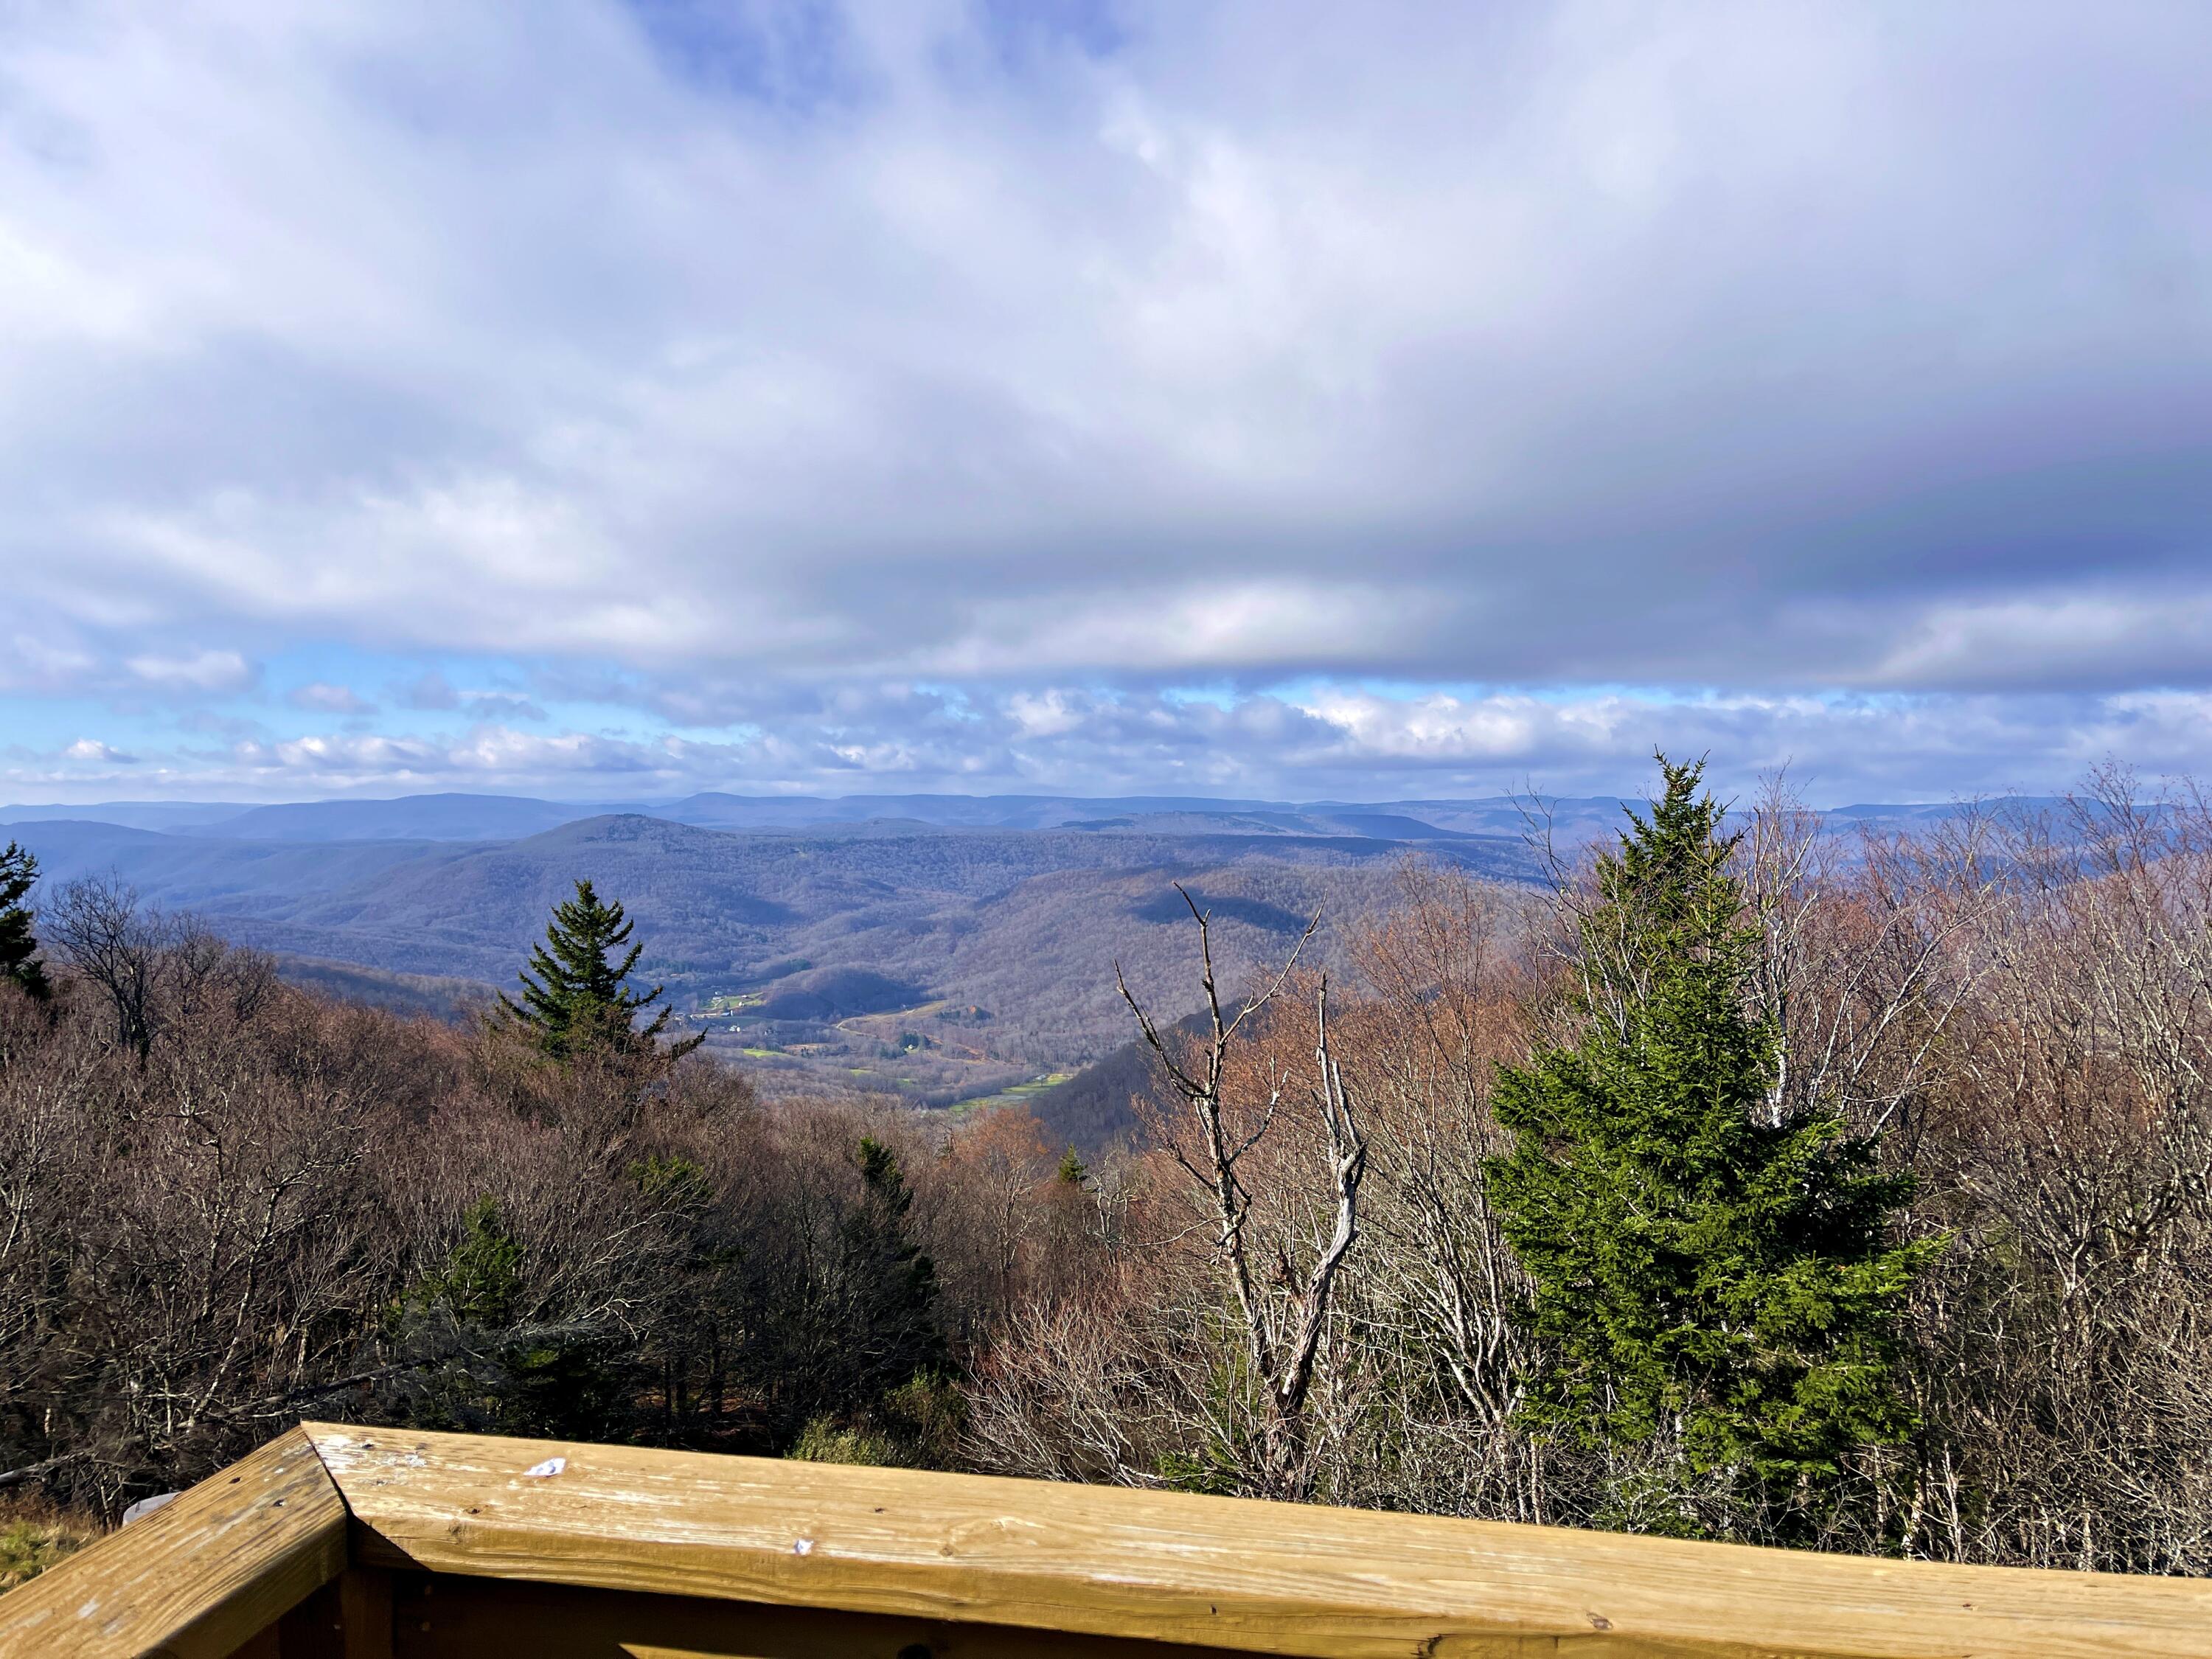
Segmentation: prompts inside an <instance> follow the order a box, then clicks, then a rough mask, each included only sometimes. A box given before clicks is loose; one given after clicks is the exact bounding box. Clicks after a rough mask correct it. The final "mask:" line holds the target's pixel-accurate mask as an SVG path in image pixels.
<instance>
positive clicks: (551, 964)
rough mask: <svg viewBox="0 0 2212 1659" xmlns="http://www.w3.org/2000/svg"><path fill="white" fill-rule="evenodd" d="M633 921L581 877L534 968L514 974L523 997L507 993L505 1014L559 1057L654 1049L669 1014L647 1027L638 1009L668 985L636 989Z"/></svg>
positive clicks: (684, 1047) (686, 1049) (694, 1043)
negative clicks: (615, 957)
mask: <svg viewBox="0 0 2212 1659" xmlns="http://www.w3.org/2000/svg"><path fill="white" fill-rule="evenodd" d="M633 926H634V924H633V923H631V922H629V921H627V920H625V919H624V917H623V908H622V904H621V902H619V901H617V902H613V903H606V902H602V901H601V899H600V898H599V894H598V893H596V892H594V891H593V890H592V884H591V883H590V882H588V881H579V882H578V883H577V884H576V896H575V897H574V898H572V899H568V900H567V901H565V902H562V903H561V904H558V905H556V906H555V907H554V910H553V920H552V921H550V923H549V924H548V925H547V927H546V929H545V940H544V943H543V944H542V945H537V946H535V947H533V948H532V951H531V953H530V966H529V968H527V969H525V970H524V971H523V972H521V973H520V974H518V975H516V977H517V978H518V979H520V981H522V1000H521V1001H520V1003H517V1002H515V1001H513V1000H510V999H509V998H507V997H506V996H501V998H500V1000H499V1001H500V1008H501V1012H502V1013H503V1014H504V1015H505V1017H506V1018H507V1019H509V1020H510V1021H512V1022H513V1023H514V1024H517V1025H519V1026H521V1027H523V1028H524V1029H526V1030H528V1031H529V1033H530V1034H531V1036H532V1038H533V1039H534V1040H535V1041H536V1042H537V1044H538V1047H539V1048H542V1049H543V1050H544V1052H545V1053H546V1054H548V1055H549V1056H550V1057H551V1058H553V1059H555V1060H567V1059H570V1058H572V1057H574V1056H575V1055H578V1054H589V1053H594V1052H602V1053H603V1052H607V1051H616V1052H625V1053H627V1052H638V1053H649V1052H652V1051H653V1045H654V1043H655V1041H656V1040H657V1039H658V1038H659V1036H660V1034H661V1032H662V1031H664V1030H666V1029H667V1026H668V1017H669V1011H668V1010H667V1009H666V1008H663V1009H662V1010H660V1012H659V1013H658V1014H656V1015H655V1016H654V1017H653V1020H652V1022H651V1023H650V1024H647V1025H644V1026H640V1025H639V1024H637V1016H638V1014H639V1012H640V1011H641V1010H642V1009H645V1008H647V1007H649V1006H651V1005H652V1004H653V1003H654V1002H656V1001H658V1000H659V997H660V993H661V988H662V987H659V986H658V985H656V986H654V987H653V988H652V989H651V990H650V991H646V992H638V991H634V990H632V989H631V988H630V986H629V975H630V970H631V969H634V968H635V967H636V966H637V959H638V957H639V954H640V953H641V951H643V950H644V948H645V947H644V946H643V945H630V943H629V936H630V930H631V928H632V927H633ZM624 945H629V950H628V951H624V952H623V956H622V957H621V959H620V960H619V961H617V962H610V961H609V960H608V956H609V953H610V952H612V951H621V950H622V948H623V946H624ZM533 975H535V977H533ZM702 1040H703V1039H702V1038H701V1037H698V1036H692V1037H688V1038H685V1039H684V1040H683V1041H681V1042H676V1043H673V1044H671V1046H670V1048H668V1050H667V1052H666V1054H665V1058H668V1059H671V1060H672V1059H674V1058H675V1057H677V1056H678V1055H679V1054H689V1053H690V1051H691V1050H692V1049H694V1048H697V1047H698V1046H699V1044H700V1042H702Z"/></svg>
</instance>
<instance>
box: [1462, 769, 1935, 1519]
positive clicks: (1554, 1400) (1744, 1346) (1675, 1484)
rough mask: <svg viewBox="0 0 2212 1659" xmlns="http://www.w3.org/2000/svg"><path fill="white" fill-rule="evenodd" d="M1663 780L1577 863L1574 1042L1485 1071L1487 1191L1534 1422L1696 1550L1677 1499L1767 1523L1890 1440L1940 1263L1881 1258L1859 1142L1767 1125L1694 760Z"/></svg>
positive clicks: (1767, 1034) (1903, 1417)
mask: <svg viewBox="0 0 2212 1659" xmlns="http://www.w3.org/2000/svg"><path fill="white" fill-rule="evenodd" d="M1660 764H1661V767H1662V772H1663V775H1664V778H1665V790H1664V793H1663V794H1662V798H1661V799H1659V800H1658V801H1656V803H1654V805H1653V806H1652V809H1651V811H1650V817H1648V818H1647V817H1641V816H1638V815H1637V814H1634V813H1632V814H1631V815H1630V816H1631V818H1632V825H1633V827H1632V829H1631V830H1630V831H1629V832H1627V833H1625V834H1623V835H1622V836H1621V837H1620V846H1619V848H1618V849H1617V850H1614V851H1613V852H1610V853H1607V854H1603V855H1601V859H1600V861H1599V866H1598V872H1597V889H1598V890H1597V898H1596V902H1595V905H1594V906H1593V907H1592V908H1591V909H1590V910H1589V913H1588V914H1586V915H1584V917H1583V927H1582V933H1583V953H1584V963H1583V968H1584V975H1583V981H1582V989H1581V990H1580V992H1579V993H1578V994H1577V1000H1578V1002H1579V1004H1580V1006H1579V1008H1578V1011H1577V1012H1580V1013H1581V1014H1582V1015H1583V1017H1584V1018H1583V1030H1582V1035H1581V1036H1580V1039H1579V1040H1578V1041H1577V1042H1576V1043H1575V1044H1574V1045H1573V1046H1571V1047H1565V1048H1554V1049H1552V1050H1551V1051H1549V1052H1548V1053H1546V1054H1541V1055H1539V1056H1538V1057H1537V1058H1536V1059H1535V1060H1534V1062H1533V1063H1532V1064H1531V1065H1529V1066H1527V1067H1525V1068H1522V1067H1511V1066H1507V1067H1501V1068H1500V1071H1499V1074H1498V1085H1497V1089H1496V1091H1495V1094H1494V1096H1493V1101H1494V1105H1495V1109H1496V1111H1497V1115H1498V1121H1499V1122H1500V1123H1501V1124H1502V1125H1503V1126H1504V1127H1505V1128H1506V1129H1508V1130H1509V1131H1510V1132H1511V1133H1512V1134H1513V1136H1514V1138H1515V1139H1514V1144H1513V1146H1512V1148H1511V1150H1510V1152H1508V1153H1506V1154H1505V1155H1504V1157H1502V1158H1498V1159H1496V1160H1494V1161H1493V1162H1492V1165H1491V1170H1490V1181H1491V1188H1492V1194H1493V1195H1494V1198H1495V1200H1496V1202H1497V1203H1498V1206H1499V1209H1500V1212H1501V1216H1502V1220H1503V1225H1504V1232H1505V1236H1506V1238H1507V1239H1508V1241H1509V1242H1510V1243H1511V1245H1512V1246H1513V1249H1514V1250H1515V1252H1516V1255H1518V1256H1519V1258H1520V1260H1521V1262H1522V1267H1524V1268H1525V1269H1526V1271H1527V1273H1528V1277H1529V1280H1530V1282H1531V1285H1532V1291H1531V1294H1530V1297H1529V1301H1528V1306H1527V1308H1526V1310H1525V1318H1526V1320H1527V1322H1528V1324H1529V1326H1530V1327H1531V1328H1532V1329H1533V1332H1534V1334H1535V1336H1536V1337H1537V1338H1539V1339H1540V1342H1541V1348H1542V1351H1543V1352H1545V1353H1546V1354H1547V1356H1548V1358H1547V1360H1546V1362H1545V1364H1544V1366H1543V1369H1542V1370H1541V1375H1540V1376H1539V1377H1538V1379H1537V1381H1536V1384H1535V1387H1534V1389H1533V1391H1532V1399H1531V1402H1530V1404H1529V1406H1528V1416H1529V1418H1530V1419H1531V1421H1532V1424H1533V1425H1534V1426H1536V1427H1537V1428H1539V1429H1540V1430H1541V1431H1551V1432H1553V1433H1558V1434H1560V1435H1562V1436H1564V1437H1567V1438H1571V1439H1572V1440H1575V1441H1577V1442H1578V1443H1582V1444H1583V1445H1585V1446H1589V1447H1592V1448H1609V1449H1613V1450H1616V1451H1619V1450H1625V1449H1630V1448H1638V1447H1640V1448H1643V1449H1645V1450H1646V1451H1647V1452H1651V1451H1656V1453H1657V1457H1656V1467H1657V1469H1658V1471H1659V1473H1658V1475H1657V1479H1658V1480H1659V1481H1660V1484H1661V1487H1662V1492H1661V1493H1659V1494H1655V1495H1660V1496H1663V1492H1665V1491H1672V1492H1674V1494H1675V1499H1674V1501H1671V1502H1662V1504H1661V1505H1660V1506H1659V1507H1660V1509H1661V1510H1662V1511H1663V1513H1661V1514H1659V1515H1657V1516H1653V1515H1650V1514H1648V1513H1647V1514H1646V1515H1645V1516H1644V1517H1643V1518H1642V1524H1645V1525H1652V1526H1657V1527H1666V1528H1669V1529H1678V1530H1686V1531H1693V1530H1699V1529H1700V1523H1699V1522H1696V1521H1694V1520H1692V1519H1690V1518H1689V1516H1690V1515H1691V1512H1692V1511H1691V1508H1690V1506H1689V1505H1688V1504H1687V1502H1686V1499H1687V1498H1688V1494H1689V1493H1690V1492H1691V1491H1692V1488H1693V1487H1697V1486H1700V1485H1704V1486H1707V1487H1708V1489H1710V1487H1711V1485H1712V1483H1714V1482H1715V1481H1717V1483H1718V1484H1719V1486H1721V1487H1723V1489H1726V1490H1731V1491H1737V1492H1745V1493H1746V1494H1747V1495H1749V1494H1753V1493H1763V1494H1765V1496H1767V1497H1769V1498H1781V1499H1783V1500H1784V1501H1785V1502H1786V1501H1788V1496H1789V1494H1790V1492H1792V1491H1793V1490H1794V1491H1796V1492H1799V1493H1801V1494H1802V1492H1805V1491H1806V1490H1807V1488H1808V1484H1818V1483H1820V1482H1821V1481H1822V1480H1825V1479H1826V1478H1827V1477H1830V1476H1832V1475H1834V1474H1836V1473H1837V1472H1838V1468H1839V1467H1840V1460H1842V1459H1843V1458H1844V1456H1845V1455H1846V1454H1848V1453H1849V1452H1850V1450H1851V1449H1853V1448H1855V1447H1858V1446H1863V1445H1868V1444H1875V1443H1892V1442H1894V1441H1896V1440H1898V1439H1899V1438H1901V1437H1903V1436H1905V1434H1906V1433H1907V1432H1909V1431H1910V1430H1911V1427H1912V1424H1913V1419H1912V1416H1911V1412H1910V1410H1909V1409H1908V1407H1906V1405H1905V1403H1904V1401H1902V1400H1901V1399H1900V1398H1899V1395H1898V1394H1897V1392H1896V1390H1895V1388H1894V1386H1893V1359H1894V1338H1893V1329H1894V1325H1895V1322H1896V1320H1897V1317H1898V1315H1899V1312H1900V1308H1901V1304H1902V1302H1903V1300H1904V1297H1905V1293H1906V1291H1907V1290H1908V1288H1909V1286H1910V1285H1911V1281H1912V1279H1913V1278H1914V1276H1915V1274H1916V1273H1917V1272H1918V1271H1919V1270H1920V1269H1921V1268H1922V1267H1923V1266H1924V1265H1925V1264H1926V1262H1927V1261H1929V1259H1930V1258H1931V1256H1932V1255H1933V1254H1934V1253H1935V1252H1936V1249H1939V1248H1940V1245H1939V1244H1938V1243H1934V1242H1923V1243H1914V1244H1906V1245H1902V1246H1899V1245H1893V1244H1892V1243H1889V1242H1888V1239H1887V1234H1888V1225H1887V1224H1888V1217H1889V1212H1890V1211H1891V1210H1892V1209H1893V1208H1894V1207H1895V1206H1898V1205H1899V1204H1900V1203H1902V1202H1903V1201H1904V1200H1905V1199H1906V1198H1907V1197H1908V1196H1909V1194H1910V1192H1911V1178H1910V1177H1909V1176H1902V1175H1885V1174H1883V1173H1881V1171H1880V1170H1877V1168H1876V1167H1875V1146H1874V1144H1873V1142H1872V1141H1871V1140H1870V1139H1866V1138H1863V1137H1854V1136H1851V1135H1850V1134H1847V1133H1845V1131H1844V1126H1843V1124H1842V1123H1841V1121H1840V1120H1839V1119H1838V1117H1837V1115H1835V1114H1834V1113H1833V1112H1832V1110H1827V1109H1812V1110H1809V1111H1806V1112H1803V1113H1801V1114H1799V1115H1796V1116H1795V1117H1793V1118H1790V1119H1789V1120H1788V1121H1776V1114H1775V1113H1774V1112H1773V1111H1772V1109H1771V1107H1770V1105H1769V1103H1768V1095H1769V1090H1770V1088H1771V1085H1772V1082H1773V1079H1774V1077H1775V1073H1776V1064H1777V1058H1778V1044H1779V1040H1780V1039H1779V1033H1778V1031H1777V1030H1776V1029H1775V1028H1774V1026H1773V1025H1772V1024H1771V1023H1770V1022H1768V1021H1767V1020H1766V1019H1765V1018H1761V1017H1759V1015H1758V1014H1756V1013H1754V1012H1753V1011H1752V1001H1753V1000H1752V996H1751V975H1752V972H1753V968H1754V966H1755V954H1754V953H1755V951H1757V949H1758V947H1759V935H1758V933H1756V931H1755V930H1753V929H1750V928H1747V927H1745V926H1744V924H1743V921H1742V912H1743V900H1742V895H1741V891H1740V890H1739V889H1738V887H1737V885H1736V884H1735V881H1734V880H1733V879H1732V878H1731V877H1730V876H1729V872H1728V870H1727V867H1726V866H1727V862H1728V859H1729V852H1730V849H1731V847H1732V845H1733V842H1732V841H1731V839H1730V838H1729V837H1727V836H1723V834H1721V833H1720V815H1721V809H1720V808H1719V807H1718V806H1717V805H1715V803H1714V801H1713V800H1712V799H1711V796H1710V795H1706V794H1704V793H1701V790H1700V781H1701V778H1702V775H1703V771H1704V768H1703V764H1702V763H1698V764H1694V765H1685V766H1676V765H1673V764H1671V763H1668V761H1667V759H1666V757H1664V756H1663V755H1662V757H1660Z"/></svg>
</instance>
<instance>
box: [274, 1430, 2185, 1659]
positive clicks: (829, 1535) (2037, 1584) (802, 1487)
mask: <svg viewBox="0 0 2212 1659" xmlns="http://www.w3.org/2000/svg"><path fill="white" fill-rule="evenodd" d="M307 1432H308V1434H309V1435H310V1437H312V1439H313V1442H314V1443H315V1446H316V1448H317V1449H318V1450H319V1451H320V1452H321V1454H322V1455H323V1459H324V1462H325V1466H326V1467H327V1468H329V1469H330V1471H331V1477H332V1479H333V1480H336V1481H337V1485H338V1486H339V1488H340V1489H341V1491H343V1493H344V1494H345V1498H346V1501H347V1503H348V1504H349V1507H350V1508H351V1510H352V1511H353V1514H354V1516H355V1517H356V1522H357V1524H358V1526H359V1527H360V1528H365V1529H366V1530H365V1532H357V1534H356V1539H357V1544H356V1550H357V1553H358V1554H359V1556H360V1558H361V1559H362V1560H363V1561H364V1562H368V1563H369V1564H372V1565H401V1566H408V1565H411V1566H414V1567H417V1568H422V1569H428V1570H431V1571H436V1572H440V1573H453V1574H461V1575H469V1576H476V1577H493V1578H504V1579H520V1580H532V1581H538V1582H546V1583H569V1584H575V1585H581V1586H588V1587H593V1588H598V1589H621V1590H634V1591H642V1592H651V1593H654V1594H661V1595H690V1596H708V1597H719V1598H725V1599H732V1600H739V1601H759V1602H767V1603H771V1604H781V1605H786V1606H793V1607H822V1608H829V1609H836V1610H840V1611H845V1612H853V1613H879V1614H891V1615H897V1616H902V1617H908V1618H918V1619H922V1620H945V1621H951V1622H956V1623H983V1624H991V1625H1000V1626H1015V1627H1019V1628H1025V1629H1030V1630H1036V1631H1063V1632H1075V1633H1081V1634H1088V1635H1097V1636H1110V1637H1118V1638H1137V1639H1141V1640H1147V1641H1155V1642H1170V1643H1185V1644H1193V1645H1197V1646H1204V1647H1214V1648H1225V1649H1231V1650H1236V1651H1238V1652H1250V1653H1277V1654H1304V1655H1314V1656H1378V1659H1379V1656H1407V1659H1415V1656H1419V1659H1448V1656H1450V1659H1477V1656H1480V1659H1532V1656H1534V1655H1539V1654H1542V1655H1547V1656H1553V1655H1557V1656H1569V1655H1575V1656H1589V1659H1600V1656H1602V1659H2091V1656H2096V1659H2106V1656H2113V1655H2130V1656H2138V1659H2151V1656H2159V1659H2174V1656H2206V1659H2212V1584H2208V1583H2203V1582H2201V1581H2191V1580H2177V1579H2160V1578H2137V1577H2119V1576H2117V1575H2107V1574H2090V1573H2059V1572H2031V1571H2021V1570H2019V1569H2012V1568H1996V1567H1954V1566H1945V1565H1935V1564H1929V1563H1922V1562H1900V1561H1888V1560H1879V1559H1864V1558H1858V1557H1850V1556H1838V1555H1815V1554H1810V1553H1793V1552H1784V1551H1777V1550H1761V1549H1752V1548H1747V1547H1739V1546H1733V1545H1717V1544H1687V1543H1681V1542H1678V1541H1672V1540H1663V1539H1652V1538H1631V1537H1623V1536H1620V1535H1616V1534H1603V1533H1589V1532H1577V1531H1568V1530H1563V1529H1559V1528H1541V1527H1520V1526H1510V1525H1504V1524H1498V1523H1492V1522H1473V1521H1454V1520H1446V1519H1440V1518H1435V1517H1429V1516H1403V1515H1383V1514H1376V1513H1373V1512H1370V1511H1364V1510H1339V1509H1323V1508H1318V1507H1312V1506H1307V1505H1301V1504H1261V1503H1254V1502H1249V1501H1245V1500H1241V1499H1235V1498H1201V1497H1192V1496H1184V1495H1180V1494H1165V1493H1154V1492H1131V1491H1127V1490H1122V1489H1118V1488H1111V1487H1097V1486H1056V1485H1053V1484H1050V1483H1046V1482H1034V1481H1022V1480H994V1479H988V1478H985V1477H981V1476H973V1475H946V1474H921V1473H917V1472H915V1471H912V1470H902V1469H860V1468H838V1467H835V1466H831V1465H825V1464H818V1463H799V1462H773V1461H766V1460H761V1459H754V1458H735V1457H713V1456H704V1455H692V1454H684V1453H678V1452H665V1451H653V1450H646V1449H637V1448H630V1447H612V1446H589V1445H574V1444H561V1443H551V1442H541V1441H518V1440H500V1439H491V1438H483V1437H473V1436H447V1435H432V1434H413V1433H409V1434H401V1433H396V1432H390V1431H356V1430H350V1429H345V1428H339V1427H332V1426H324V1425H308V1426H307ZM555 1458H559V1459H561V1460H562V1467H561V1469H560V1472H559V1473H558V1474H529V1473H526V1471H530V1470H532V1469H538V1468H545V1467H547V1466H548V1465H549V1464H550V1460H552V1459H555Z"/></svg>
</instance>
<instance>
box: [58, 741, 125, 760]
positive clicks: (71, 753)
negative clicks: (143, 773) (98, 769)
mask: <svg viewBox="0 0 2212 1659" xmlns="http://www.w3.org/2000/svg"><path fill="white" fill-rule="evenodd" d="M62 756H63V758H64V759H65V760H72V761H81V762H86V763H90V764H92V765H94V766H131V765H135V764H137V759H138V757H137V756H136V755H126V754H125V753H124V752H123V751H122V750H118V749H112V748H110V747H109V746H108V745H107V744H104V743H102V742H100V740H99V739H98V738H78V739H77V740H76V742H75V743H73V744H70V746H69V747H68V748H66V749H64V750H62Z"/></svg>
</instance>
